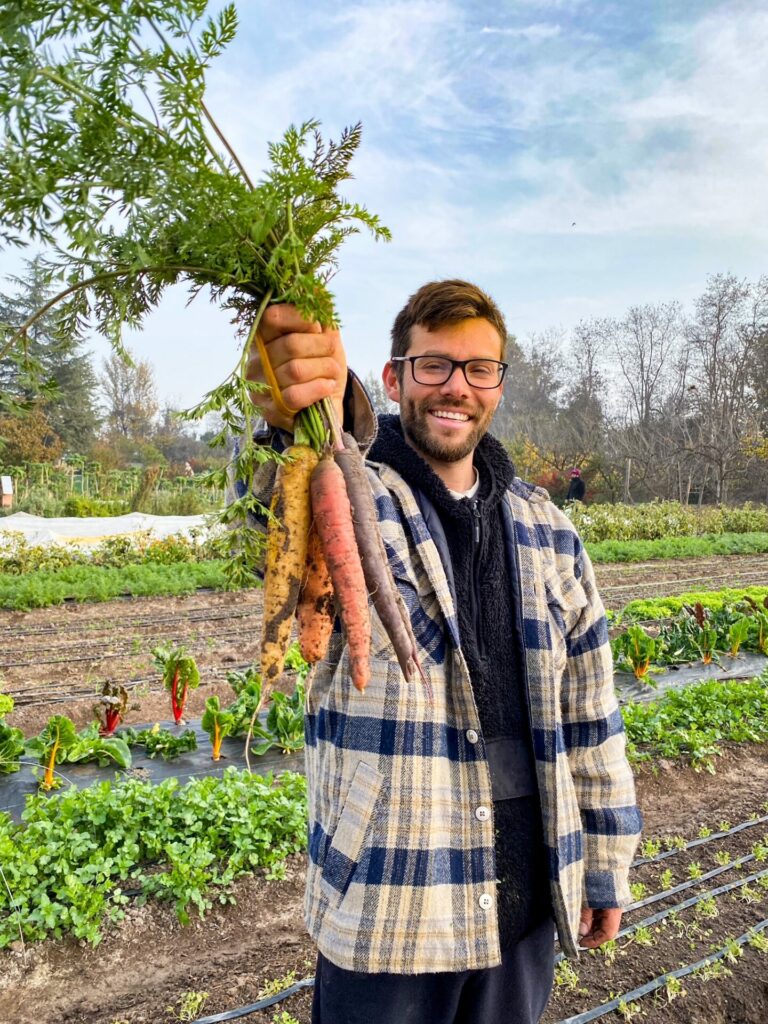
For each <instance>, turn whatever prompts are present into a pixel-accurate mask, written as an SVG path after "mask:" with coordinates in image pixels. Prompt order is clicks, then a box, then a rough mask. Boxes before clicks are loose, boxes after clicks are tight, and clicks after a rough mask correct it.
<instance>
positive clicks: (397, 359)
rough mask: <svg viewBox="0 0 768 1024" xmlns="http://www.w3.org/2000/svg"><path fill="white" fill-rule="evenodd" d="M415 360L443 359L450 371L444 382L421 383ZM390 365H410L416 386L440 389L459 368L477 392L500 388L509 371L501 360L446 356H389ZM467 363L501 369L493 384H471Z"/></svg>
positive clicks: (507, 364) (507, 366) (507, 365)
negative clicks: (432, 386) (489, 364)
mask: <svg viewBox="0 0 768 1024" xmlns="http://www.w3.org/2000/svg"><path fill="white" fill-rule="evenodd" d="M417 359H443V360H444V361H445V362H446V363H450V364H451V370H450V373H449V374H448V376H447V377H446V378H445V380H441V381H439V382H438V381H427V382H425V381H421V380H419V379H418V377H417V376H416V360H417ZM389 361H390V363H410V364H411V375H412V377H413V379H414V380H415V381H416V383H417V384H421V385H422V387H429V386H430V384H432V385H434V386H435V387H441V386H442V385H443V384H447V383H448V381H449V380H450V379H451V377H452V376H453V375H454V373H455V372H456V367H457V366H460V367H461V372H462V373H463V374H464V380H465V381H466V382H467V384H469V386H470V387H471V388H475V389H476V390H477V391H495V389H496V388H500V387H501V385H502V384H503V383H504V377H505V376H506V373H507V370H508V369H509V363H504V362H502V361H501V359H483V358H482V356H475V357H474V358H473V359H449V358H448V356H430V355H423V356H390V359H389ZM469 363H495V365H496V366H500V367H501V371H500V376H499V379H498V380H497V381H496V383H495V384H473V383H472V381H471V380H470V379H469V377H468V376H467V366H468V364H469Z"/></svg>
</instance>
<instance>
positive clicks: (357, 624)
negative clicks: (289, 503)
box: [310, 457, 371, 690]
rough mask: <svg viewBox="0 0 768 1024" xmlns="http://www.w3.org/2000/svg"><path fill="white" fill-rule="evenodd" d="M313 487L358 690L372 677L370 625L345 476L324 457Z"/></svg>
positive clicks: (351, 668)
mask: <svg viewBox="0 0 768 1024" xmlns="http://www.w3.org/2000/svg"><path fill="white" fill-rule="evenodd" d="M310 486H311V491H312V511H313V513H314V517H315V523H316V524H317V532H318V534H319V536H320V543H321V545H322V549H323V555H324V556H325V561H326V564H327V566H328V571H329V572H330V574H331V579H332V580H333V589H334V590H335V592H336V598H337V600H338V602H339V611H340V614H341V621H342V622H343V623H344V628H345V630H346V633H347V648H348V652H349V672H350V675H351V677H352V682H353V683H354V685H355V686H356V687H357V689H358V690H364V689H365V687H366V686H367V685H368V680H369V678H370V653H371V624H370V620H369V618H368V593H367V591H366V588H365V578H364V576H363V569H362V566H361V565H360V556H359V554H358V550H357V543H356V541H355V532H354V527H353V525H352V511H351V509H350V505H349V498H348V497H347V490H346V487H345V486H344V475H343V474H342V472H341V470H340V469H339V467H338V466H337V465H336V463H335V462H334V461H333V459H332V458H329V457H325V458H323V459H321V460H320V462H319V464H318V465H317V467H316V469H315V470H314V471H313V472H312V481H311V485H310Z"/></svg>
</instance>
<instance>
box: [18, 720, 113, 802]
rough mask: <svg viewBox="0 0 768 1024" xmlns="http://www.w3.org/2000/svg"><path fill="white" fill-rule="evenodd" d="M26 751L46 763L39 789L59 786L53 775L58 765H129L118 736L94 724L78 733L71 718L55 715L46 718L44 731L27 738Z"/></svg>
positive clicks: (58, 781) (59, 783)
mask: <svg viewBox="0 0 768 1024" xmlns="http://www.w3.org/2000/svg"><path fill="white" fill-rule="evenodd" d="M25 750H26V753H27V754H28V755H30V756H31V757H37V758H39V760H40V763H41V764H44V765H45V766H46V770H45V775H44V776H43V780H42V782H41V784H40V785H41V788H42V789H45V790H48V789H52V788H54V787H56V786H59V785H61V782H60V780H59V779H58V778H57V777H56V775H55V766H56V765H57V764H84V763H86V762H90V761H95V762H97V763H98V764H99V765H100V766H101V767H102V768H104V767H106V766H107V765H109V764H114V765H116V766H117V767H118V768H123V769H125V768H130V765H131V751H130V749H129V747H128V744H127V743H126V742H125V740H124V739H123V738H122V737H119V736H102V735H101V733H100V731H99V727H98V724H97V723H95V722H94V723H93V724H91V725H89V726H86V728H85V729H81V730H80V732H77V731H76V729H75V724H74V722H73V721H72V719H71V718H67V717H66V716H65V715H54V716H52V717H51V718H49V719H48V722H47V724H46V726H45V728H44V729H43V731H42V732H41V733H40V734H39V735H38V736H33V737H31V738H30V739H28V740H27V741H26V744H25Z"/></svg>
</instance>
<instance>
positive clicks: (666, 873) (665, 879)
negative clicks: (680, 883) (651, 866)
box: [659, 868, 674, 890]
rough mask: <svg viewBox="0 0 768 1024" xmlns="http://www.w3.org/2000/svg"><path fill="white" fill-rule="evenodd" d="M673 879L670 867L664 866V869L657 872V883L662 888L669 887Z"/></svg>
mask: <svg viewBox="0 0 768 1024" xmlns="http://www.w3.org/2000/svg"><path fill="white" fill-rule="evenodd" d="M673 881H674V875H673V874H672V869H671V868H664V870H663V871H662V872H661V873H660V874H659V885H660V886H661V888H662V890H666V889H671V888H672V883H673Z"/></svg>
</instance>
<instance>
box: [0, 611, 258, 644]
mask: <svg viewBox="0 0 768 1024" xmlns="http://www.w3.org/2000/svg"><path fill="white" fill-rule="evenodd" d="M260 612H261V609H260V608H259V607H257V606H256V605H255V604H254V605H253V606H252V607H245V608H243V609H242V610H238V609H234V608H233V609H227V610H224V611H222V609H220V608H217V607H216V605H210V606H209V607H207V608H194V609H192V610H190V611H188V612H183V611H180V612H179V613H178V615H158V616H155V617H154V618H147V617H146V616H137V617H136V618H133V619H122V620H121V621H120V622H118V623H115V622H114V620H112V619H110V618H109V617H107V616H105V617H103V618H94V619H88V620H86V621H85V622H72V621H71V620H67V621H66V622H64V621H61V622H57V623H55V624H54V625H51V626H29V627H23V628H21V629H14V630H9V631H8V632H7V633H6V636H7V637H8V638H9V639H13V640H17V639H18V640H25V639H26V638H27V637H31V636H35V637H37V636H40V637H42V636H49V635H50V634H52V633H54V634H56V635H57V636H60V635H61V634H62V633H74V632H80V633H82V632H83V631H84V630H85V631H88V632H92V633H99V632H104V633H108V632H114V629H115V626H116V625H117V626H119V628H120V629H121V630H127V629H153V628H154V627H155V626H156V625H157V624H158V623H164V622H176V623H178V622H179V621H180V620H186V621H187V622H217V621H219V620H220V619H247V618H252V617H253V616H254V615H259V614H260Z"/></svg>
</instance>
